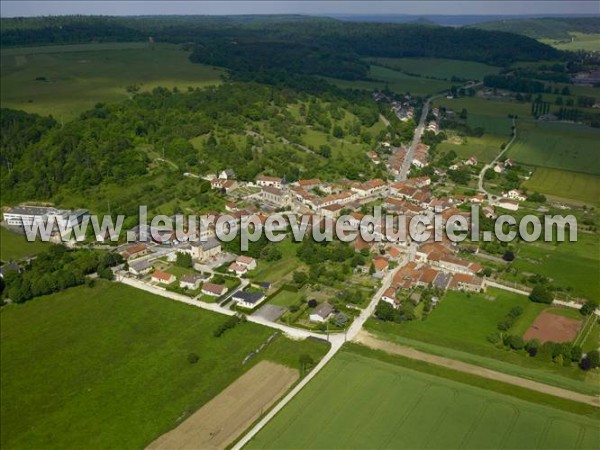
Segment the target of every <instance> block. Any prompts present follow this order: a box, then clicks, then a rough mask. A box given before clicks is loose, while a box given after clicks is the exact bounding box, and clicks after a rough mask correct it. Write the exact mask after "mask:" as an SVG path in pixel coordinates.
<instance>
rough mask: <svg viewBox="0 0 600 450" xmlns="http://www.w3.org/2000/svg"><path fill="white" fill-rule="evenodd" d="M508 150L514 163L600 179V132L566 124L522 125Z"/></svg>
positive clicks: (527, 123)
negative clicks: (599, 145) (588, 175)
mask: <svg viewBox="0 0 600 450" xmlns="http://www.w3.org/2000/svg"><path fill="white" fill-rule="evenodd" d="M517 129H518V137H517V140H516V141H515V143H514V145H513V146H511V148H510V149H509V150H508V156H509V157H510V158H513V159H514V160H515V161H517V162H519V163H523V164H528V165H532V166H538V167H549V168H553V169H561V170H570V171H573V172H582V173H586V174H591V175H600V157H599V156H600V150H599V147H598V140H599V139H600V130H598V129H595V128H590V127H585V126H580V125H572V124H566V123H545V122H533V121H519V122H518V124H517Z"/></svg>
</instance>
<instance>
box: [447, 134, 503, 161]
mask: <svg viewBox="0 0 600 450" xmlns="http://www.w3.org/2000/svg"><path fill="white" fill-rule="evenodd" d="M506 141H507V138H505V137H503V136H498V135H494V134H484V135H483V136H482V137H466V138H463V142H462V143H460V144H455V143H453V142H451V141H450V140H447V141H444V142H442V143H441V144H438V146H437V148H438V150H440V151H441V152H449V151H450V150H454V151H455V152H456V154H457V155H458V157H459V158H460V159H468V158H470V157H471V156H475V157H477V159H478V160H479V161H480V162H490V161H492V160H493V159H494V158H495V157H496V156H497V155H498V153H500V151H501V149H500V146H501V145H502V144H503V143H506Z"/></svg>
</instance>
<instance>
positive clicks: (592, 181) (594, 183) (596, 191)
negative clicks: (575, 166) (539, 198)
mask: <svg viewBox="0 0 600 450" xmlns="http://www.w3.org/2000/svg"><path fill="white" fill-rule="evenodd" d="M522 188H524V189H526V190H527V191H529V192H541V193H543V194H546V195H550V196H552V197H557V198H559V199H561V198H562V199H572V200H578V201H581V202H586V203H591V204H598V202H600V176H597V175H588V174H584V173H577V172H569V171H566V170H559V169H549V168H547V167H538V168H536V169H535V170H534V172H533V175H532V176H531V178H530V179H529V180H527V181H525V182H524V183H523V184H522Z"/></svg>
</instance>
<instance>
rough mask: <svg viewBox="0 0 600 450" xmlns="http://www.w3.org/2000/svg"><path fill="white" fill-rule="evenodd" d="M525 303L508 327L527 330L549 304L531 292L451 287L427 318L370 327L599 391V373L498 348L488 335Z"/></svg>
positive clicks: (452, 354) (503, 368) (421, 346)
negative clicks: (591, 374)
mask: <svg viewBox="0 0 600 450" xmlns="http://www.w3.org/2000/svg"><path fill="white" fill-rule="evenodd" d="M515 306H520V307H521V308H522V309H523V313H522V315H521V316H520V317H519V318H518V319H517V321H516V322H515V324H514V325H513V327H512V328H511V329H510V330H509V331H508V332H509V333H511V334H516V335H522V334H523V333H525V331H526V330H527V329H528V328H529V326H530V325H531V323H532V322H533V321H534V319H535V318H536V317H537V315H538V314H539V313H540V312H542V311H543V310H544V309H545V308H546V306H545V305H542V304H537V303H533V302H531V301H530V300H529V299H528V298H527V297H526V296H524V295H519V294H513V293H511V292H508V291H503V290H499V289H493V288H488V289H487V291H486V293H484V294H478V293H465V292H458V291H449V292H448V293H447V294H446V295H445V296H444V298H443V299H442V301H441V302H440V304H439V305H438V306H437V307H436V308H435V309H434V310H433V312H431V313H430V315H429V316H428V317H427V319H426V320H424V321H410V322H404V323H402V324H396V323H390V322H381V321H377V320H374V319H371V320H369V321H367V323H366V328H367V330H368V331H369V332H371V333H373V334H375V335H377V336H379V337H381V338H382V339H386V340H389V341H392V342H396V343H398V344H402V345H408V346H410V347H414V348H416V349H418V350H422V351H424V352H428V353H432V354H437V355H442V356H446V357H448V358H453V359H458V360H461V361H464V362H469V363H471V364H476V365H479V366H482V367H487V368H489V369H493V370H498V371H500V372H505V373H509V374H513V375H517V376H521V377H525V378H529V379H535V380H537V381H541V382H544V383H547V384H552V385H556V386H560V387H564V388H566V389H572V390H576V391H579V392H584V393H597V391H598V386H597V385H595V384H594V379H593V377H587V376H586V373H585V372H583V371H582V370H580V369H579V368H578V367H576V366H569V367H559V366H556V365H554V364H552V362H550V361H548V360H545V359H541V358H530V357H528V356H526V355H525V354H524V353H519V352H514V351H507V350H504V349H499V348H496V347H495V346H494V345H492V344H491V343H489V342H488V341H487V336H488V335H490V334H491V333H493V332H495V331H496V330H497V328H496V327H497V324H498V322H500V321H501V320H502V319H503V318H504V317H505V316H506V315H507V314H508V312H509V311H510V309H511V308H513V307H515Z"/></svg>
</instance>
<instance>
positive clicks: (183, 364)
mask: <svg viewBox="0 0 600 450" xmlns="http://www.w3.org/2000/svg"><path fill="white" fill-rule="evenodd" d="M0 320H1V327H0V351H1V352H2V364H1V367H0V371H1V372H0V375H1V377H2V385H1V392H0V394H1V396H2V402H1V405H0V414H1V417H2V427H1V430H0V444H1V446H2V448H3V449H23V448H30V449H33V448H36V449H39V448H85V449H100V448H103V449H105V448H119V449H133V448H143V447H144V446H146V445H148V444H149V443H150V442H152V441H154V440H155V439H156V438H158V437H159V436H161V435H162V434H164V433H166V432H167V431H169V430H171V429H173V428H174V427H176V426H177V425H179V424H180V423H182V421H183V420H184V419H186V418H187V417H189V416H190V415H191V414H192V413H193V412H194V411H196V410H197V409H198V408H200V407H201V406H202V405H204V404H205V403H207V402H208V401H210V400H211V399H212V398H214V397H215V396H217V395H218V394H219V393H220V392H221V391H223V389H225V388H226V387H227V386H228V385H229V384H231V383H232V382H233V381H234V380H236V379H238V378H239V377H240V376H241V375H242V374H243V373H244V372H246V371H247V370H249V369H251V367H252V365H253V363H255V362H259V361H260V360H263V359H267V360H271V361H274V362H277V363H280V364H284V365H286V366H288V367H290V368H293V369H298V368H299V367H300V366H299V362H298V361H299V355H300V354H302V353H306V354H308V355H311V356H312V357H313V358H314V359H315V360H317V359H319V358H320V357H321V356H322V355H323V354H324V353H325V352H326V350H327V347H326V346H325V345H323V344H321V343H320V342H316V341H312V340H310V341H303V342H298V341H291V340H288V339H286V338H284V337H283V336H277V337H276V338H275V339H274V340H273V341H272V342H271V343H270V344H268V345H267V346H266V348H265V349H264V350H263V351H261V352H260V353H259V354H258V356H256V357H255V358H254V359H252V360H250V363H248V364H246V365H243V364H242V362H243V360H244V358H246V356H247V355H248V354H249V353H250V352H252V351H253V350H255V349H257V348H258V347H260V345H261V344H263V343H265V342H266V340H267V339H268V338H269V337H270V336H271V335H272V334H273V330H271V329H268V328H265V327H261V326H257V325H255V324H251V323H245V324H241V325H238V326H237V327H235V328H233V329H231V330H228V331H227V332H226V333H225V334H223V335H222V336H221V337H219V338H216V337H214V336H213V331H214V330H215V328H216V327H218V326H219V325H220V324H222V323H223V322H224V321H225V320H227V319H226V318H225V317H224V316H221V315H217V314H213V313H209V312H206V311H203V310H201V309H198V308H194V307H192V306H186V305H182V304H180V303H177V302H174V301H171V300H167V299H164V298H162V297H157V296H154V295H151V294H148V293H146V292H143V291H140V290H137V289H134V288H131V287H127V286H124V285H121V284H117V283H109V282H102V281H100V280H99V281H97V283H96V286H95V287H94V288H89V287H77V288H72V289H68V290H66V291H63V292H60V293H57V294H54V295H49V296H44V297H39V298H36V299H34V300H32V301H30V302H28V303H26V304H23V305H9V306H5V307H3V309H2V314H1V316H0ZM192 353H195V354H196V355H197V357H198V361H197V362H196V363H190V362H189V361H188V358H189V355H190V354H192ZM33 362H35V364H33Z"/></svg>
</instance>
